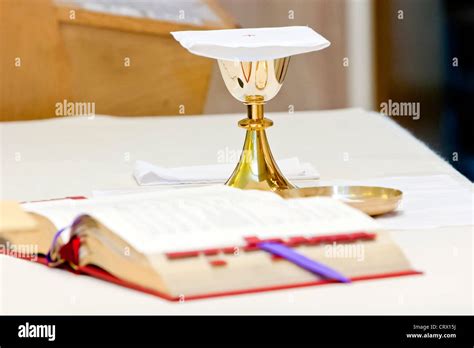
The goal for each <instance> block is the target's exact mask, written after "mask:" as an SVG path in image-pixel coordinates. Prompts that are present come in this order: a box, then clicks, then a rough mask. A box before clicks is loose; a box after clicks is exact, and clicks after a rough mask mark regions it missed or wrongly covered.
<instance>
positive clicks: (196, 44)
mask: <svg viewBox="0 0 474 348" xmlns="http://www.w3.org/2000/svg"><path fill="white" fill-rule="evenodd" d="M171 34H172V35H173V37H174V38H175V39H176V40H177V41H179V43H180V44H181V45H182V46H183V47H185V48H186V49H188V50H189V51H190V52H191V53H193V54H197V55H199V56H204V57H208V58H215V59H223V60H238V61H247V62H251V61H258V60H267V59H276V58H283V57H289V56H293V55H295V54H301V53H306V52H311V51H317V50H321V49H323V48H326V47H328V46H329V45H330V44H331V43H330V42H329V41H328V40H326V39H325V38H324V37H323V36H321V35H320V34H318V33H317V32H315V31H314V30H313V29H311V28H309V27H304V26H291V27H276V28H245V29H223V30H190V31H175V32H172V33H171Z"/></svg>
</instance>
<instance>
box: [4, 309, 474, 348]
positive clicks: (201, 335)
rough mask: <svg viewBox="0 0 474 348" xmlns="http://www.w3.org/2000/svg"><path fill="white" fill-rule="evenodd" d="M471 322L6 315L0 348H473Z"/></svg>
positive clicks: (459, 318)
mask: <svg viewBox="0 0 474 348" xmlns="http://www.w3.org/2000/svg"><path fill="white" fill-rule="evenodd" d="M473 324H474V323H473V317H472V316H444V317H438V316H30V317H27V316H3V317H0V347H1V348H8V347H16V346H21V347H24V346H29V345H32V346H35V347H40V346H54V345H61V346H74V345H76V346H81V345H86V344H87V346H88V347H89V346H91V345H92V346H93V345H100V346H103V345H108V344H110V345H115V346H116V345H120V344H124V345H130V346H133V347H137V346H145V345H153V346H161V345H166V346H170V345H186V346H190V345H192V346H199V345H205V346H209V345H213V344H214V345H219V346H228V345H236V346H247V345H251V344H256V345H259V346H262V345H270V344H271V345H276V344H277V345H285V346H288V347H295V346H298V345H311V346H313V347H315V346H318V347H319V346H321V345H326V346H331V345H344V346H347V345H351V346H353V345H358V344H364V345H368V344H377V345H383V346H388V345H392V346H400V345H403V346H407V345H408V346H429V347H433V346H438V345H444V346H449V347H453V346H459V347H473V345H474V335H473V330H472V328H473V327H474V325H473Z"/></svg>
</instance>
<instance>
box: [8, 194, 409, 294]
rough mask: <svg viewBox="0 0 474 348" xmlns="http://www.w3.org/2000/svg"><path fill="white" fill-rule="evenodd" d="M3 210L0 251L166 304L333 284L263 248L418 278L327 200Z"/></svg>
mask: <svg viewBox="0 0 474 348" xmlns="http://www.w3.org/2000/svg"><path fill="white" fill-rule="evenodd" d="M7 206H8V207H7ZM3 207H4V208H3V209H9V212H10V213H8V214H7V216H9V218H7V219H6V220H10V222H9V221H6V222H5V223H4V225H5V226H2V227H1V228H0V244H1V243H2V242H3V244H4V245H6V244H8V245H10V246H12V245H18V244H20V243H32V244H34V245H36V246H37V250H36V254H37V255H39V256H40V259H39V260H42V262H44V263H48V264H49V265H52V266H61V267H68V268H70V269H73V270H75V271H76V272H81V273H86V274H89V275H92V276H95V277H99V278H102V279H104V280H107V281H112V282H115V283H118V284H121V285H124V286H127V287H131V288H135V289H138V290H141V291H145V292H148V293H152V294H155V295H158V296H161V297H164V298H166V299H169V300H185V299H186V300H187V299H196V298H202V297H209V296H218V295H226V294H237V293H243V292H255V291H263V290H271V289H281V288H288V287H296V286H305V285H317V284H325V283H330V282H334V281H333V280H331V279H326V278H324V277H322V276H318V275H317V274H314V273H312V272H309V271H307V270H305V269H303V268H301V267H299V266H297V265H296V264H294V263H292V262H289V261H287V260H285V259H282V258H280V257H275V255H272V254H270V253H268V252H266V251H264V250H261V249H260V248H259V243H261V242H264V241H267V242H268V241H271V242H276V243H281V244H283V245H285V246H287V247H290V248H292V249H293V250H295V251H297V252H298V253H300V254H302V255H304V256H306V257H307V258H310V259H313V260H317V261H318V262H321V263H323V264H325V265H327V266H329V267H331V268H333V269H335V270H337V271H338V272H340V273H342V274H344V275H345V276H346V277H348V278H350V279H352V280H361V279H371V278H380V277H389V276H399V275H407V274H415V273H417V272H414V271H413V270H412V269H411V266H410V264H409V262H408V261H407V260H406V258H405V257H404V255H403V253H402V252H401V250H400V249H399V248H398V247H397V245H396V244H395V243H393V242H392V241H391V240H390V238H389V237H388V235H387V234H385V233H383V232H380V231H379V230H380V228H379V226H378V224H377V223H376V222H375V220H373V219H372V218H370V217H369V216H367V215H365V214H363V213H362V212H360V211H358V210H355V209H353V208H351V207H349V206H347V205H345V204H343V203H341V202H339V201H337V200H333V199H330V198H295V199H284V198H282V197H280V196H278V195H276V194H274V193H271V192H262V191H251V190H245V191H244V190H239V189H234V188H230V187H227V186H208V187H199V188H186V189H170V190H166V191H154V192H150V193H141V194H127V195H120V196H108V197H99V198H93V199H62V200H52V201H44V202H37V203H25V204H23V205H22V207H21V209H20V208H19V207H18V206H16V207H15V206H14V205H12V204H10V205H8V204H6V205H5V204H3ZM5 207H6V208H5ZM4 215H5V214H4ZM4 220H5V219H4ZM58 231H59V232H58ZM46 255H47V256H48V257H47V259H46V258H45V257H42V256H46Z"/></svg>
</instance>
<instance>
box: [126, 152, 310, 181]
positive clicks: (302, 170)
mask: <svg viewBox="0 0 474 348" xmlns="http://www.w3.org/2000/svg"><path fill="white" fill-rule="evenodd" d="M277 163H278V166H279V167H280V169H281V171H282V172H283V174H284V175H285V176H286V177H287V178H288V179H290V180H315V179H319V173H318V172H317V170H316V169H315V168H314V167H313V166H312V165H311V164H310V163H306V162H303V163H302V162H300V161H299V159H298V158H297V157H293V158H288V159H283V160H277ZM235 165H236V164H235V163H229V164H214V165H202V166H188V167H176V168H165V167H161V166H157V165H153V164H151V163H149V162H145V161H136V162H135V168H134V171H133V176H134V177H135V180H136V181H137V183H138V184H139V185H142V186H144V185H179V184H213V183H223V182H225V181H226V180H227V179H228V178H229V177H230V176H231V174H232V172H233V170H234V168H235Z"/></svg>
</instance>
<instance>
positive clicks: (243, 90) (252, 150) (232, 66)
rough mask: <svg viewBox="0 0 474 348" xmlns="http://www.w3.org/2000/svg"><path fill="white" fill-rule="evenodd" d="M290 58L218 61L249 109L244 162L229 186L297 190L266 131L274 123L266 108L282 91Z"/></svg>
mask: <svg viewBox="0 0 474 348" xmlns="http://www.w3.org/2000/svg"><path fill="white" fill-rule="evenodd" d="M289 62H290V57H284V58H277V59H268V60H260V61H254V62H243V61H237V60H221V59H219V60H218V64H219V69H220V72H221V74H222V77H223V79H224V83H225V85H226V87H227V89H228V90H229V92H230V94H232V96H234V98H236V99H237V100H240V101H241V102H243V103H244V104H245V105H246V106H247V118H244V119H242V120H240V121H239V123H238V124H239V126H240V127H242V128H244V129H246V135H245V141H244V146H243V149H242V154H241V155H240V160H239V162H238V164H237V166H236V167H235V169H234V172H233V173H232V175H231V177H230V178H229V179H228V180H227V182H226V185H228V186H232V187H238V188H241V189H257V190H267V191H280V190H287V189H292V188H295V186H294V185H292V184H291V183H290V181H289V180H288V179H287V178H285V176H284V175H283V174H282V172H281V170H280V169H279V168H278V165H277V163H276V162H275V159H274V158H273V155H272V152H271V150H270V146H269V144H268V140H267V135H266V132H265V129H266V128H268V127H270V126H272V125H273V121H271V120H269V119H268V118H265V117H264V112H263V109H264V105H265V103H266V102H268V101H269V100H271V99H273V98H274V97H275V96H276V95H277V93H278V91H279V90H280V88H281V86H282V84H283V80H284V79H285V75H286V72H287V69H288V64H289Z"/></svg>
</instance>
